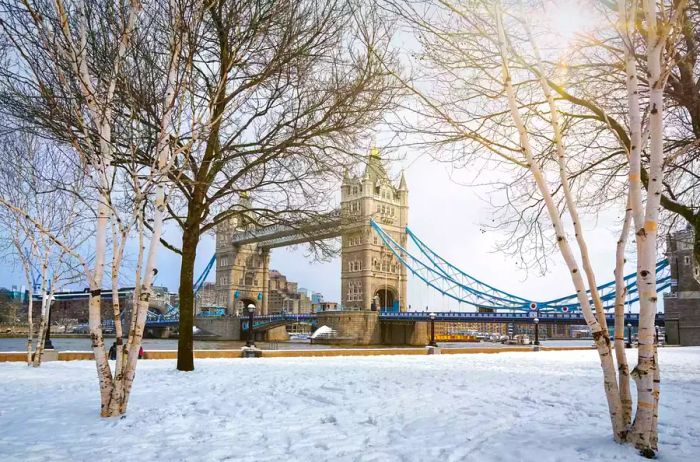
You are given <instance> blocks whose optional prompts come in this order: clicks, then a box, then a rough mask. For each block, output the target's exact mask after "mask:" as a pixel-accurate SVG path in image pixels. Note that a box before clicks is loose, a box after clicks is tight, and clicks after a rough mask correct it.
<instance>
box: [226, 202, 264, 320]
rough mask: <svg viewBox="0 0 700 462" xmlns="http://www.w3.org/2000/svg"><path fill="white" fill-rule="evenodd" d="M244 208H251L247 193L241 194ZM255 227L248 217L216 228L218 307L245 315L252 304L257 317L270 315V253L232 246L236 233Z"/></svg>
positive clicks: (246, 246) (241, 216) (235, 219)
mask: <svg viewBox="0 0 700 462" xmlns="http://www.w3.org/2000/svg"><path fill="white" fill-rule="evenodd" d="M241 205H242V206H243V208H247V207H250V198H249V197H248V195H247V194H242V195H241ZM252 228H253V225H252V224H251V222H250V220H247V219H246V216H245V214H241V215H240V216H237V217H233V218H230V219H229V220H227V221H225V222H223V223H221V224H220V225H218V226H217V227H216V285H215V290H216V304H217V305H219V306H223V307H225V308H226V313H227V314H236V313H239V314H243V313H244V311H243V308H244V307H246V306H248V304H250V303H252V304H254V305H255V306H256V308H257V314H267V298H268V297H267V296H266V295H267V289H268V286H269V277H270V276H269V273H270V271H269V264H270V250H269V249H267V248H263V247H259V246H258V245H257V244H254V243H253V244H243V245H236V244H233V243H232V237H233V235H234V234H236V233H238V232H241V231H246V230H248V229H252Z"/></svg>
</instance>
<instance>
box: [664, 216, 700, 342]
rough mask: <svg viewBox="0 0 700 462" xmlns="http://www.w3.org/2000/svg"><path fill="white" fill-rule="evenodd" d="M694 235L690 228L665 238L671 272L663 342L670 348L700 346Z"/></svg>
mask: <svg viewBox="0 0 700 462" xmlns="http://www.w3.org/2000/svg"><path fill="white" fill-rule="evenodd" d="M693 241H694V233H693V230H692V229H691V228H688V229H685V230H683V231H678V232H675V233H672V234H670V235H669V236H667V238H666V253H667V257H668V262H669V266H670V268H671V291H670V292H669V293H667V294H664V321H665V325H666V341H667V343H669V344H671V345H686V346H688V345H700V283H698V280H697V278H696V275H697V273H698V271H699V270H700V269H699V268H696V267H695V262H694V259H693Z"/></svg>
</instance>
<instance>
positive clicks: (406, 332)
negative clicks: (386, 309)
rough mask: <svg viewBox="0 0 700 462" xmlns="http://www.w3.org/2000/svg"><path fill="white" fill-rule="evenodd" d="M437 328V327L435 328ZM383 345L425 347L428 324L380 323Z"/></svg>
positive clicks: (427, 340) (427, 337)
mask: <svg viewBox="0 0 700 462" xmlns="http://www.w3.org/2000/svg"><path fill="white" fill-rule="evenodd" d="M436 327H437V326H436ZM381 333H382V344H383V345H418V346H423V345H427V344H428V342H430V323H428V322H402V321H392V322H383V323H381Z"/></svg>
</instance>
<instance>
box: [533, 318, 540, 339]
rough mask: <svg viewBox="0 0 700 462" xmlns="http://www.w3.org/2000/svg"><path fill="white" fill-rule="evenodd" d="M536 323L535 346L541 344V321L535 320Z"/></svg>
mask: <svg viewBox="0 0 700 462" xmlns="http://www.w3.org/2000/svg"><path fill="white" fill-rule="evenodd" d="M532 321H533V322H534V323H535V345H539V344H540V319H539V318H535V319H533V320H532Z"/></svg>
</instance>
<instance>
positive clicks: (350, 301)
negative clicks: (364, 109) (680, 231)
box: [147, 148, 672, 344]
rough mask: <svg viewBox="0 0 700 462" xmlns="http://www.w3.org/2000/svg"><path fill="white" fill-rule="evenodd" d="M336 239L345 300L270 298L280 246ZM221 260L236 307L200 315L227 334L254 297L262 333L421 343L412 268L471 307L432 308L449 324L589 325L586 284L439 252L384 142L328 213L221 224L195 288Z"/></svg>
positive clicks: (632, 286) (173, 316) (611, 288)
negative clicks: (522, 292)
mask: <svg viewBox="0 0 700 462" xmlns="http://www.w3.org/2000/svg"><path fill="white" fill-rule="evenodd" d="M242 200H243V201H244V203H243V205H244V206H247V207H250V205H251V204H250V199H249V198H248V197H242ZM331 238H340V239H341V265H342V267H341V275H340V279H341V297H342V298H341V302H340V305H341V309H340V310H338V311H332V312H323V313H310V314H304V315H303V316H304V319H303V320H301V321H300V319H301V318H300V317H299V316H298V315H296V317H295V316H289V315H288V314H285V313H272V312H271V310H270V306H269V303H268V299H269V295H270V289H271V288H270V267H269V265H270V253H271V251H272V249H275V248H279V247H284V246H289V245H295V244H301V243H306V242H312V241H320V240H324V239H331ZM409 242H410V244H411V249H409V247H408V244H409ZM214 264H216V265H215V266H214ZM212 267H214V268H215V273H216V282H215V297H216V300H215V303H216V304H217V305H219V306H221V307H224V311H225V314H226V316H224V317H222V319H221V322H220V323H219V324H222V325H224V324H225V325H226V326H227V327H225V329H223V328H221V329H220V328H218V327H217V323H218V321H217V320H216V319H211V316H208V317H207V318H208V319H204V318H198V322H197V323H196V324H197V325H198V327H200V328H203V329H205V330H208V329H207V328H206V327H203V326H204V325H206V326H208V327H210V328H211V329H213V330H215V331H217V332H222V331H225V330H226V331H228V330H231V329H233V330H235V333H230V334H227V335H228V338H240V336H241V333H242V332H243V331H245V330H247V329H248V328H249V326H248V321H247V319H246V318H243V317H237V316H239V315H241V314H244V311H243V309H244V307H245V306H247V305H249V304H254V305H255V306H256V308H257V311H256V314H257V316H256V318H255V320H254V321H253V330H254V331H256V332H262V331H272V330H274V329H276V328H281V329H284V327H283V326H284V325H285V324H290V323H296V322H304V323H310V324H313V325H327V326H329V327H331V328H332V329H334V330H336V331H337V332H339V333H340V334H341V336H342V337H344V338H345V340H347V341H348V342H349V343H355V344H363V343H364V344H376V343H409V344H421V342H424V341H425V333H426V332H427V331H426V325H427V322H428V313H427V312H409V311H408V310H407V309H406V308H407V307H408V306H409V305H408V300H407V290H406V288H407V281H408V278H409V276H410V277H412V278H414V279H415V280H416V281H417V282H419V283H423V284H425V285H426V286H427V287H428V288H429V289H431V290H435V291H437V292H438V293H440V294H441V295H442V296H443V297H447V298H450V299H452V300H455V301H457V302H459V303H460V305H461V306H465V307H467V309H468V310H469V311H467V312H455V313H452V312H449V313H445V312H441V311H442V310H440V309H439V307H430V309H431V311H435V312H436V313H435V314H436V319H435V321H436V322H439V323H470V324H471V325H485V324H489V325H491V326H494V328H499V329H502V326H503V325H504V324H508V325H515V326H518V325H520V326H523V327H525V328H527V327H528V326H530V325H531V324H532V322H533V321H532V320H533V319H534V318H539V319H540V320H541V321H542V324H543V326H557V329H558V330H559V331H562V330H567V329H569V328H574V327H575V326H577V325H581V324H585V321H584V319H583V316H582V314H581V312H580V305H579V301H578V296H577V294H576V293H573V294H570V295H567V296H564V297H558V298H554V299H549V300H530V299H528V298H525V297H521V296H518V295H514V294H511V293H509V292H508V291H507V290H504V289H502V288H497V287H494V286H492V285H489V284H487V283H485V282H483V281H481V280H479V279H477V278H475V277H474V276H472V275H470V274H468V273H466V272H465V271H463V270H462V269H460V268H458V267H456V266H454V265H452V264H451V263H450V262H449V261H448V260H447V259H445V258H443V257H442V256H440V255H438V254H437V253H436V252H435V251H433V250H432V249H431V248H430V247H429V246H428V244H426V243H425V242H423V241H422V240H421V239H420V238H419V237H418V236H417V235H416V234H415V233H414V232H413V231H412V230H411V229H410V228H409V227H408V187H407V185H406V179H405V178H404V176H403V174H402V175H401V177H400V179H399V181H398V184H394V183H393V182H392V181H391V180H390V178H389V176H388V175H387V172H386V170H385V168H384V165H383V164H382V160H381V158H380V155H379V151H378V150H377V149H376V148H372V149H371V150H370V152H369V154H368V156H367V160H366V163H365V167H364V171H363V172H362V174H360V175H358V176H354V175H351V174H350V173H349V172H345V174H344V176H343V181H342V185H341V200H340V207H339V208H338V209H336V210H334V211H332V212H330V213H328V214H325V215H320V216H317V217H315V218H314V219H313V220H307V221H303V222H298V223H288V224H283V225H282V224H276V225H271V226H263V227H260V226H255V225H254V224H253V222H252V220H249V219H247V218H246V217H245V216H241V217H237V218H233V219H231V220H229V221H227V222H225V223H222V224H220V225H219V226H218V227H217V229H216V253H215V255H214V257H213V258H212V259H211V261H210V263H209V265H208V266H207V269H206V270H205V272H204V273H203V274H202V276H200V278H199V279H198V281H197V283H196V284H195V291H198V290H199V289H200V288H201V285H202V283H203V281H204V280H205V279H206V277H207V274H208V273H209V270H210V269H212ZM656 272H657V275H656V276H657V290H658V291H659V292H661V291H663V290H664V289H665V288H667V287H669V286H670V285H671V283H672V280H671V274H670V268H669V264H668V260H666V259H663V260H660V261H659V262H657V265H656ZM624 282H625V289H626V295H627V300H626V302H627V304H628V305H630V306H631V304H632V303H634V302H636V301H637V300H638V290H637V285H636V274H635V273H632V274H628V275H627V276H625V277H624ZM597 289H598V291H599V294H600V298H601V300H602V301H603V303H604V308H606V309H610V308H612V307H613V305H614V301H615V283H614V281H611V282H608V283H605V284H601V285H600V286H598V288H597ZM591 303H592V302H591ZM435 308H438V309H435ZM609 313H610V312H609ZM177 314H178V313H177V311H169V312H168V313H167V314H165V315H162V314H161V315H158V314H151V315H149V320H148V323H147V324H148V325H149V326H151V327H157V326H159V325H169V326H170V325H176V324H177V321H178V319H177ZM232 319H233V320H234V321H233V322H232V321H231V320H232ZM608 321H609V324H610V325H612V314H608ZM637 322H638V318H637V315H636V314H632V313H627V314H626V315H625V323H626V324H628V323H629V324H632V325H636V324H637ZM663 323H664V317H663V315H659V316H657V324H658V325H663ZM499 326H500V327H499ZM219 327H220V326H219ZM217 329H218V330H217ZM236 336H238V337H236Z"/></svg>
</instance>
